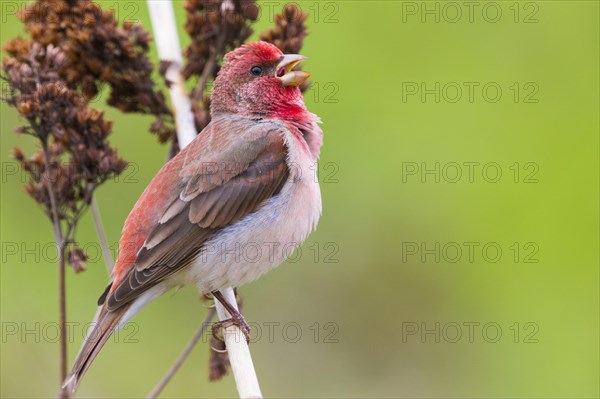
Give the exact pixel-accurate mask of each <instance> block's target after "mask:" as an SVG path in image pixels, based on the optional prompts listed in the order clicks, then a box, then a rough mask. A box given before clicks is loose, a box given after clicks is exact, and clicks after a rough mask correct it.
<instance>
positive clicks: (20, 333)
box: [0, 1, 599, 398]
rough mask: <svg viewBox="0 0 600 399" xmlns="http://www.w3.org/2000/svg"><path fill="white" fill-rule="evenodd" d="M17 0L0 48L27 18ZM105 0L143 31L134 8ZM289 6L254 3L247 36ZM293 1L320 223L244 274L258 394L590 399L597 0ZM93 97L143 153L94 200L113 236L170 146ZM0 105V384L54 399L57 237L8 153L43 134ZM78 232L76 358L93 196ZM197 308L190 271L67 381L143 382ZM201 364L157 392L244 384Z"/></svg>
mask: <svg viewBox="0 0 600 399" xmlns="http://www.w3.org/2000/svg"><path fill="white" fill-rule="evenodd" d="M10 4H13V5H14V4H17V3H11V2H9V1H2V4H1V6H2V16H1V18H2V26H1V33H2V41H6V40H8V39H9V38H12V37H14V36H16V35H17V34H21V33H22V25H21V24H20V22H18V21H17V20H16V18H15V16H14V12H13V11H12V10H13V9H14V7H13V8H9V7H8V5H10ZM19 4H20V3H19ZM100 4H101V5H103V6H104V7H109V8H116V9H117V10H118V12H119V18H120V19H123V18H128V19H136V20H139V21H140V22H141V23H142V24H143V25H144V26H145V27H146V28H147V29H150V24H149V17H148V14H147V10H146V5H145V3H144V2H113V1H111V2H100ZM175 4H176V8H177V17H178V22H179V23H180V25H183V22H184V13H183V10H182V8H181V2H178V1H176V2H175ZM283 4H285V2H277V1H271V2H266V3H262V6H263V13H262V14H261V18H260V21H259V22H258V23H257V24H256V31H261V30H263V29H265V28H267V27H269V26H271V24H272V21H270V19H271V18H270V17H269V8H270V7H273V8H274V9H275V10H277V11H279V10H280V9H281V7H282V6H283ZM298 4H299V6H300V7H301V8H302V9H303V10H304V11H307V12H309V13H311V17H310V19H309V23H308V24H309V29H310V35H309V36H308V38H307V40H306V42H305V47H304V49H303V54H305V55H307V56H308V57H309V58H310V60H309V61H308V62H306V63H305V68H306V69H307V70H310V71H311V72H313V81H314V82H315V85H314V86H313V89H312V90H311V91H309V92H308V93H306V95H305V97H306V103H307V105H308V107H309V109H310V110H312V111H313V112H315V113H317V114H318V115H319V116H321V118H322V119H323V121H324V123H323V126H322V127H323V130H324V132H325V145H324V147H323V150H322V157H321V165H320V170H321V172H320V178H321V181H322V184H321V187H322V192H323V217H322V219H321V222H320V225H319V228H318V230H317V231H316V233H314V234H313V235H311V237H310V238H309V240H308V242H307V243H306V244H305V245H304V246H303V247H302V251H301V253H298V255H297V260H296V261H295V262H288V263H287V264H284V265H283V266H282V267H281V268H279V269H277V270H276V271H274V272H272V273H270V274H268V275H266V276H265V277H263V278H262V279H260V280H259V281H257V282H255V283H253V284H250V285H248V286H246V287H243V288H242V289H241V294H242V296H243V299H244V303H245V313H246V318H247V319H248V320H249V321H251V322H252V323H255V324H254V325H255V331H259V332H261V333H262V337H261V338H260V339H258V340H257V342H255V343H253V344H252V345H251V351H252V355H253V359H254V362H255V366H256V370H257V373H258V376H259V380H260V383H261V387H262V390H263V393H264V394H265V395H266V396H267V397H290V398H291V397H418V398H425V397H427V398H429V397H439V398H454V397H472V398H499V397H506V398H517V397H518V398H530V397H531V398H533V397H535V398H546V397H553V398H557V397H561V398H562V397H590V398H591V397H598V395H599V385H598V384H599V381H598V374H599V347H598V336H599V322H598V320H599V319H598V314H599V309H598V307H599V295H598V294H599V285H598V284H599V274H598V253H599V248H598V239H599V230H598V228H599V226H598V220H599V215H598V184H599V182H598V166H599V165H598V148H599V143H598V131H599V125H598V123H599V111H598V109H599V82H598V76H599V51H598V48H599V43H598V41H599V3H598V2H597V1H539V2H519V3H517V2H513V1H509V2H495V3H494V2H492V3H490V2H474V4H475V5H474V6H473V7H474V8H473V9H472V14H471V15H469V6H468V5H465V3H464V2H455V3H445V2H425V3H424V2H400V1H322V2H315V1H310V2H299V3H298ZM457 7H458V8H457ZM458 9H460V11H461V15H460V16H459V15H458V14H457V10H458ZM427 10H433V11H430V12H431V13H428V12H427ZM436 10H437V11H436ZM498 10H500V12H501V15H499V14H497V12H498ZM436 19H438V21H436ZM494 21H496V22H494ZM180 35H181V38H182V42H183V43H182V44H183V45H186V44H187V43H188V41H189V39H188V38H187V37H186V36H185V34H184V32H183V29H181V31H180ZM253 37H256V35H255V36H253ZM153 59H154V60H156V53H155V52H153ZM465 82H473V83H465ZM515 82H516V85H515ZM422 83H424V84H425V86H424V87H423V86H422ZM436 83H438V84H439V90H437V95H439V102H436V98H435V97H436V93H435V92H436ZM469 85H470V86H471V87H473V88H474V90H473V97H472V98H469V90H468V87H469ZM457 87H459V88H461V90H462V93H461V94H460V95H459V94H458V92H457ZM498 88H500V89H501V91H502V94H501V97H499V98H496V90H497V89H498ZM517 88H518V89H517ZM423 89H426V90H430V92H429V94H427V92H426V93H425V95H424V97H422V96H421V94H423ZM417 90H418V92H415V91H417ZM105 99H106V95H105V97H104V98H101V99H100V101H98V102H97V106H98V107H100V108H102V109H106V112H107V116H108V118H109V119H112V120H114V121H115V125H114V133H113V135H112V137H111V141H112V143H114V145H115V146H116V147H117V148H118V149H119V151H120V154H121V155H122V156H123V157H124V158H126V159H127V160H129V161H130V162H131V163H132V164H134V166H133V167H131V168H130V169H128V170H127V171H126V172H125V174H124V175H123V176H122V177H121V178H120V179H119V180H118V181H114V182H109V183H107V184H105V185H104V186H103V187H101V188H100V190H99V192H98V195H97V199H98V203H99V205H100V208H101V211H102V214H103V219H104V224H105V227H106V230H107V234H108V238H109V241H110V242H111V243H114V242H116V241H117V240H118V238H119V233H120V229H121V227H122V224H123V221H124V219H125V217H126V216H127V213H128V212H129V210H130V209H131V207H132V206H133V204H134V202H135V201H136V199H137V198H138V196H139V195H140V194H141V192H142V190H143V189H144V187H145V186H146V184H147V183H148V182H149V181H150V179H151V178H152V176H153V175H154V173H156V171H157V170H158V169H159V168H160V166H161V165H162V163H163V162H164V160H165V157H166V151H167V149H166V148H165V147H163V146H161V145H159V144H158V143H157V140H156V139H155V137H153V136H152V135H150V134H149V133H147V127H148V125H149V123H150V121H151V118H148V117H139V116H131V115H127V116H124V115H122V114H120V113H119V112H118V111H116V110H114V109H111V108H108V107H107V106H106V105H105V104H104V100H105ZM496 100H497V101H496ZM0 109H1V128H2V130H1V134H0V140H1V151H0V157H1V162H2V194H1V208H0V209H1V221H2V223H1V229H0V232H1V234H2V237H1V241H2V267H1V299H2V303H1V318H2V343H1V344H2V347H1V366H2V372H1V384H0V385H1V391H0V393H1V395H2V397H7V398H8V397H20V398H32V397H40V398H41V397H54V395H55V392H56V390H57V384H58V343H56V324H55V323H56V320H57V307H58V306H57V303H58V302H57V289H56V280H57V278H56V267H55V263H54V261H53V259H52V250H51V248H50V245H51V243H52V232H51V227H50V224H49V223H48V222H47V221H46V220H45V218H44V216H43V215H42V213H41V211H40V209H39V208H38V206H37V205H36V204H34V202H33V201H32V200H31V199H29V198H28V197H27V195H26V194H25V193H24V192H23V191H22V188H21V187H22V184H23V183H24V181H25V177H24V176H22V175H20V174H18V173H16V174H15V173H14V166H15V163H14V162H13V161H12V159H11V157H10V153H11V149H12V147H14V146H15V145H18V146H21V147H22V148H24V149H25V150H26V153H31V152H32V151H33V140H32V139H31V138H29V137H18V136H16V135H15V134H14V133H13V129H14V128H15V127H16V126H17V125H18V124H19V120H18V118H17V114H16V112H15V110H14V109H10V108H8V107H6V106H5V105H4V104H2V105H1V108H0ZM469 165H472V166H469ZM457 166H458V168H457ZM436 168H438V171H439V177H438V176H436V173H437V172H435V170H436ZM469 168H472V169H471V170H472V171H473V174H472V175H471V176H470V175H469V170H470V169H469ZM427 170H433V172H431V173H427V172H426V171H427ZM424 171H425V173H424ZM457 171H460V172H461V175H460V176H457ZM498 171H500V172H501V173H502V174H501V176H499V177H496V173H497V172H498ZM517 171H518V173H517ZM78 241H79V242H80V243H82V245H84V246H86V248H87V249H89V251H90V256H91V257H92V261H90V262H89V264H88V270H87V271H86V272H84V273H81V274H79V275H74V274H73V273H72V272H71V271H70V270H69V272H68V320H69V321H71V322H73V323H74V327H73V331H74V335H73V338H72V342H71V343H70V345H69V356H70V359H71V361H72V359H73V358H74V356H75V354H76V352H77V350H78V348H79V346H80V344H81V341H82V334H83V330H84V327H85V323H87V322H88V321H89V320H91V318H92V316H93V314H94V312H95V310H96V307H95V302H96V299H97V297H98V295H99V294H100V293H101V292H102V290H103V289H104V287H105V286H106V284H107V281H108V277H107V274H106V270H105V266H104V263H103V260H102V258H101V256H100V254H99V253H98V246H97V244H96V235H95V230H94V227H93V223H92V221H91V215H90V214H89V213H88V214H86V216H85V218H84V220H83V223H82V225H81V228H80V231H79V232H78ZM515 243H516V244H515ZM469 248H473V252H472V253H471V254H470V253H469ZM457 249H460V250H461V253H458V252H457ZM498 249H500V250H501V251H502V252H501V254H499V255H497V253H496V251H498ZM206 312H207V310H206V309H205V308H203V307H202V305H201V304H200V302H199V301H198V294H197V293H196V292H195V291H194V289H192V288H185V289H182V290H180V291H179V292H177V293H174V294H173V295H166V296H164V297H162V298H160V299H159V300H157V301H156V302H154V303H153V304H151V305H150V306H148V307H147V308H146V309H145V310H144V311H143V312H142V313H141V314H140V315H138V316H137V317H136V318H135V319H134V320H133V323H134V324H132V326H131V328H130V329H129V330H126V331H123V332H121V334H120V335H119V337H118V339H117V341H118V342H114V340H113V341H111V342H109V344H107V345H106V347H105V349H104V350H103V352H102V353H101V355H100V356H99V357H98V359H97V361H96V362H95V363H94V365H93V366H92V368H91V369H90V371H89V373H88V374H87V376H86V378H85V379H84V381H83V384H82V386H81V388H80V390H79V392H78V394H77V396H78V397H90V398H91V397H93V398H100V397H102V398H123V397H143V396H144V395H146V394H147V393H148V392H149V391H150V390H151V389H152V388H153V387H154V385H155V384H156V383H157V382H158V380H159V379H160V378H161V376H162V375H163V374H164V372H165V371H166V369H167V368H168V367H169V366H170V364H171V363H172V362H173V361H174V359H175V358H176V357H177V355H178V354H179V353H180V351H181V350H182V348H183V347H184V346H185V344H186V343H187V342H188V340H189V339H190V337H191V336H192V334H193V333H194V331H195V330H196V329H197V327H198V325H199V324H200V322H201V321H202V320H203V318H204V317H205V314H206ZM257 326H258V327H257ZM269 326H272V327H271V328H272V331H271V333H272V334H270V333H269V332H270V331H269V330H270V327H269ZM299 332H300V333H299ZM317 332H318V333H317ZM457 334H460V335H457ZM207 358H208V345H207V344H206V343H203V344H201V345H199V346H198V347H197V348H196V350H195V351H194V352H193V353H192V356H191V357H190V359H189V360H188V361H187V362H186V363H185V365H184V366H183V368H182V369H181V371H180V372H179V373H178V374H177V375H176V377H175V378H174V380H173V381H172V382H171V384H170V385H168V387H167V388H166V390H165V392H164V393H163V397H172V398H175V397H177V398H187V397H190V398H191V397H234V396H236V390H235V385H234V382H233V378H232V377H231V376H229V377H227V378H225V380H224V381H222V382H218V383H209V382H208V377H207V375H208V373H207V362H208V360H207Z"/></svg>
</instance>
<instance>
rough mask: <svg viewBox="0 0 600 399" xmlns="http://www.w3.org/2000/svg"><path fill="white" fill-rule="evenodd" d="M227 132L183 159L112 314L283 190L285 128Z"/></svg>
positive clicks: (113, 298) (211, 135)
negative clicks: (167, 199) (171, 192)
mask: <svg viewBox="0 0 600 399" xmlns="http://www.w3.org/2000/svg"><path fill="white" fill-rule="evenodd" d="M229 127H230V128H232V129H234V130H240V129H241V128H240V126H237V127H236V126H235V124H230V125H229ZM223 128H224V126H220V127H219V125H218V124H215V125H212V126H211V128H210V129H209V130H206V129H205V131H204V132H202V133H200V134H201V135H203V134H206V135H207V137H206V138H205V139H204V140H199V139H200V138H197V139H196V140H194V141H197V143H194V142H192V143H191V144H190V146H188V147H189V148H186V150H184V152H182V153H181V154H179V155H178V156H181V157H185V161H184V162H183V163H182V165H183V167H182V168H181V170H180V171H179V177H178V178H179V181H178V184H177V187H178V188H177V190H176V193H174V194H176V195H173V196H172V201H170V203H168V204H166V207H165V209H164V211H163V212H162V215H161V216H160V219H159V220H158V221H157V222H156V223H155V225H154V226H153V227H152V229H151V230H150V232H149V234H148V236H147V237H146V239H145V242H144V244H143V246H142V247H141V249H140V250H139V251H138V253H137V256H136V259H135V264H134V267H131V269H130V270H129V271H128V272H127V273H126V274H125V275H124V276H123V278H122V279H120V280H121V281H119V282H118V284H117V286H113V287H112V289H111V291H110V293H109V294H108V296H107V299H106V303H107V306H108V308H109V309H117V308H119V307H121V306H123V305H124V304H126V303H129V302H131V301H132V300H133V299H135V298H137V297H138V296H139V295H140V294H142V293H143V292H145V291H146V290H147V289H149V288H150V287H152V286H154V285H155V284H157V283H159V282H160V281H162V280H164V279H165V278H166V277H168V276H170V275H172V274H173V273H175V272H176V271H178V270H180V269H181V268H182V267H184V266H186V265H188V264H190V262H191V261H192V260H193V259H194V258H195V257H196V256H198V255H199V254H200V253H201V251H202V249H203V245H204V244H205V243H206V241H207V240H208V239H210V238H211V237H212V236H213V235H214V234H215V233H216V232H218V231H219V230H221V229H223V228H224V227H226V226H228V225H231V224H233V223H235V222H236V221H238V220H240V219H241V218H243V217H244V216H246V215H248V214H250V213H252V212H254V211H256V210H257V209H259V208H260V207H261V206H263V204H264V203H265V202H266V201H267V200H269V199H270V198H271V197H272V196H274V195H277V194H278V193H279V191H280V190H281V189H282V187H283V186H284V184H285V182H286V181H287V178H288V175H289V169H288V166H287V163H286V157H287V148H286V146H285V142H284V138H283V133H282V128H281V127H279V126H278V125H276V124H267V123H264V124H256V126H253V127H252V128H250V129H246V131H234V132H231V131H230V132H223V131H222V129H223ZM223 143H224V144H223ZM199 144H202V145H201V146H200V145H199ZM207 148H208V149H209V151H207ZM210 150H212V151H210ZM207 152H209V153H208V154H207ZM151 184H152V183H151Z"/></svg>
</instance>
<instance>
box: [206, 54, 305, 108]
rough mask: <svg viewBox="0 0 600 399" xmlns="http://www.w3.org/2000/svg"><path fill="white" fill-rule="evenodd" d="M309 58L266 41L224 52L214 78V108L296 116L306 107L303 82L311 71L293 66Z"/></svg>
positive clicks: (212, 100)
mask: <svg viewBox="0 0 600 399" xmlns="http://www.w3.org/2000/svg"><path fill="white" fill-rule="evenodd" d="M304 59H306V57H303V56H301V55H297V54H283V53H282V52H281V50H279V49H278V48H277V47H275V46H274V45H272V44H270V43H267V42H253V43H248V44H245V45H243V46H241V47H240V48H238V49H236V50H234V51H232V52H230V53H228V54H227V55H225V64H224V65H223V67H222V68H221V70H220V71H219V75H218V76H217V79H216V80H215V86H214V89H213V94H212V99H211V112H212V114H213V115H215V114H219V113H235V114H238V115H244V116H248V117H253V118H255V117H275V118H282V119H295V118H298V117H300V116H301V115H302V114H303V113H304V112H306V108H305V107H304V101H303V98H302V94H301V93H300V89H299V88H298V86H300V85H301V84H302V83H303V82H304V81H305V80H306V79H307V78H308V77H309V76H310V74H309V73H308V72H304V71H294V70H293V68H294V67H295V66H296V65H297V64H298V63H299V62H301V61H302V60H304Z"/></svg>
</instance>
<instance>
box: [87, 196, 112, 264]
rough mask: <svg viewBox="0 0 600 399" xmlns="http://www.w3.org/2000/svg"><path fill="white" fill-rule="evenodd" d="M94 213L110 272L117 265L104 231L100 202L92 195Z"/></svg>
mask: <svg viewBox="0 0 600 399" xmlns="http://www.w3.org/2000/svg"><path fill="white" fill-rule="evenodd" d="M92 215H93V216H94V222H95V225H96V233H97V234H98V239H99V240H100V246H101V247H102V256H103V257H104V262H105V263H106V268H107V269H108V274H110V273H111V272H112V269H113V267H114V266H115V262H114V260H113V257H112V254H111V253H110V247H109V246H108V240H107V239H106V234H105V233H104V225H103V224H102V217H101V216H100V209H98V204H97V203H96V197H92Z"/></svg>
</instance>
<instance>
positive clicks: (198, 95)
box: [192, 31, 225, 102]
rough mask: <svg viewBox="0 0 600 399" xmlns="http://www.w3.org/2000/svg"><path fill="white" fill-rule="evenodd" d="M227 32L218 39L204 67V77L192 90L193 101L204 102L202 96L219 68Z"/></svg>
mask: <svg viewBox="0 0 600 399" xmlns="http://www.w3.org/2000/svg"><path fill="white" fill-rule="evenodd" d="M224 33H225V32H224V31H221V33H220V34H219V37H218V39H217V45H216V48H215V50H214V51H212V53H211V55H210V58H209V59H208V61H207V62H206V64H205V65H204V69H203V70H202V76H201V77H200V82H199V83H198V86H196V87H195V88H194V90H192V99H193V100H194V101H196V102H199V101H201V100H202V96H203V95H204V90H206V85H208V79H209V78H210V76H211V75H212V74H213V72H214V70H215V67H216V66H217V57H218V56H219V54H221V52H222V51H223V46H224V45H225V34H224Z"/></svg>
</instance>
